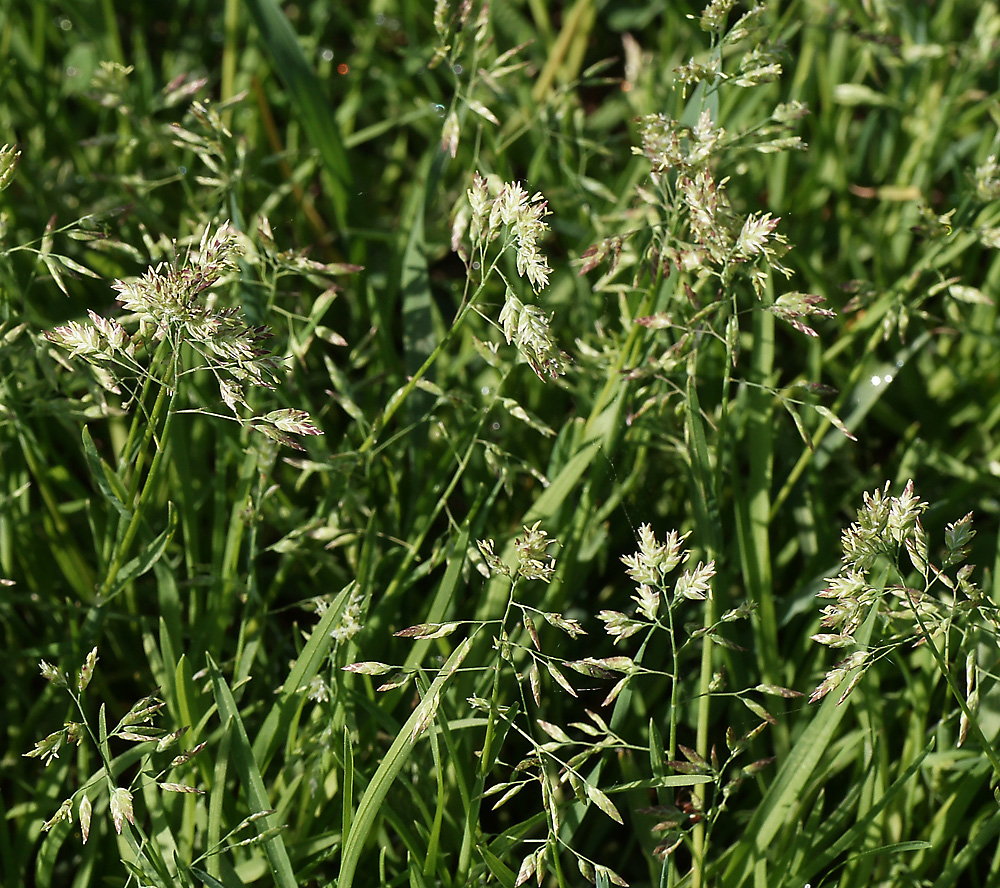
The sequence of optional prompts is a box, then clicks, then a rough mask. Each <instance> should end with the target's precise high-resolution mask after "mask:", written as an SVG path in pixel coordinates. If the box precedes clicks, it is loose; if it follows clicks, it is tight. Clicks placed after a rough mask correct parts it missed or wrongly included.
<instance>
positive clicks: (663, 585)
mask: <svg viewBox="0 0 1000 888" xmlns="http://www.w3.org/2000/svg"><path fill="white" fill-rule="evenodd" d="M687 537H688V535H687V534H686V533H685V534H678V533H677V531H675V530H672V531H670V533H668V534H667V538H666V540H665V541H664V542H662V543H661V542H659V541H658V540H657V539H656V536H655V534H654V533H653V530H652V528H651V527H650V526H649V525H648V524H643V525H642V526H641V527H640V528H639V550H638V551H637V552H635V553H634V554H632V555H623V556H622V563H623V564H624V565H625V567H626V570H627V573H628V575H629V577H630V578H631V580H632V581H633V582H634V583H635V584H636V591H635V594H634V595H633V596H632V600H633V601H634V602H635V603H636V616H634V617H629V616H626V615H625V614H623V613H619V612H618V611H611V610H603V611H601V612H600V613H599V614H598V619H600V620H602V621H603V622H604V624H605V629H606V631H607V633H608V634H609V635H611V636H613V637H614V639H615V644H617V643H618V642H619V641H624V640H625V639H626V638H628V637H630V636H632V635H635V633H636V632H639V631H640V630H642V629H648V628H650V626H651V625H652V624H655V623H657V622H658V619H659V613H660V606H661V604H662V603H664V602H665V603H666V605H667V608H668V609H671V610H672V609H673V608H674V607H676V606H677V605H678V604H680V603H681V602H682V601H686V600H687V601H704V600H705V599H706V598H711V597H712V583H711V580H712V577H714V576H715V562H714V561H709V562H708V563H707V564H706V563H704V562H702V561H699V562H698V563H697V565H695V566H694V567H689V568H686V569H685V570H684V571H683V573H682V574H681V575H680V576H679V577H677V578H676V580H674V582H673V583H671V582H670V581H669V579H668V577H669V575H670V574H671V573H673V571H674V570H675V569H676V568H677V566H678V565H680V564H681V563H682V562H685V561H688V560H689V558H690V552H689V551H688V550H687V549H684V548H682V547H683V545H684V541H685V540H686V539H687ZM729 619H734V618H733V617H729V616H728V615H727V617H724V618H723V620H724V621H727V622H728V620H729Z"/></svg>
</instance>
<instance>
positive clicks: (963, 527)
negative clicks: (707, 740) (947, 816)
mask: <svg viewBox="0 0 1000 888" xmlns="http://www.w3.org/2000/svg"><path fill="white" fill-rule="evenodd" d="M927 505H928V504H927V503H926V502H925V501H923V500H921V499H920V497H918V496H917V495H916V493H915V492H914V487H913V482H912V481H908V482H907V483H906V486H905V487H904V489H903V491H902V493H900V494H899V496H890V495H889V484H888V483H887V484H886V485H885V487H884V488H883V489H881V490H875V491H872V492H871V493H866V494H865V496H864V505H863V506H862V508H860V509H859V510H858V519H857V521H856V522H855V523H853V524H852V525H851V526H850V527H848V528H847V529H846V530H845V531H844V534H843V549H844V556H843V567H842V568H841V571H840V572H839V573H838V574H837V575H836V576H834V577H831V578H829V579H828V580H827V581H826V582H827V583H828V585H827V587H826V588H825V589H824V590H823V591H822V592H820V593H819V595H820V597H822V598H825V599H829V600H830V601H831V603H830V604H828V605H826V606H824V608H823V611H822V613H823V618H822V620H821V625H822V626H823V628H824V629H829V630H832V631H829V632H821V633H818V634H816V635H814V636H813V640H814V641H817V642H819V643H820V644H823V645H826V646H827V647H830V648H834V649H847V648H850V649H852V650H851V652H850V654H849V655H848V656H847V657H846V658H845V659H844V660H841V661H840V662H839V663H837V664H836V665H835V666H834V667H833V668H832V669H830V670H829V671H828V672H827V674H826V676H825V677H824V679H823V682H822V683H821V684H820V685H819V686H818V687H817V688H816V689H815V690H814V691H813V693H812V696H811V697H810V700H811V701H816V700H820V699H822V698H823V697H824V696H826V695H827V694H829V693H831V692H833V691H839V692H840V693H839V698H838V700H837V702H838V704H840V703H843V702H844V701H845V700H846V699H847V698H848V695H849V694H850V693H851V691H852V690H853V689H854V688H855V687H856V686H857V684H858V683H859V682H861V681H862V680H863V679H864V676H865V674H866V673H867V672H868V670H869V669H871V668H872V667H873V666H875V665H876V664H877V663H878V662H879V661H881V660H883V659H887V658H891V659H899V657H900V654H901V653H902V652H903V651H905V650H908V649H911V648H915V647H926V648H927V649H928V650H929V651H930V654H931V657H932V658H933V663H934V665H935V667H936V668H937V669H939V670H940V672H941V674H942V676H943V677H944V678H945V680H946V682H947V685H948V689H949V692H950V694H951V696H952V697H953V698H954V700H955V703H956V704H957V706H958V709H959V711H960V716H959V726H958V731H957V739H956V741H955V743H956V746H961V745H962V744H963V743H964V742H965V740H966V738H967V737H968V734H969V730H970V728H972V729H973V732H974V735H975V737H976V739H977V740H978V741H979V743H980V744H981V745H982V748H983V753H984V755H986V757H987V758H988V759H989V761H990V765H991V767H992V768H993V772H994V780H996V779H998V778H1000V758H998V754H997V751H996V748H995V746H994V744H993V742H992V741H991V740H990V739H989V738H988V737H987V736H986V735H985V734H984V733H983V731H982V730H981V728H980V727H979V723H978V720H977V718H976V712H977V708H978V705H979V699H980V677H981V676H982V674H983V669H982V667H981V666H980V664H979V662H978V653H977V651H978V650H979V648H980V646H981V645H982V643H983V641H984V640H986V639H992V640H994V641H995V640H996V639H997V637H998V633H1000V610H998V608H997V605H996V603H995V602H994V601H992V600H991V599H990V598H989V597H987V596H986V595H985V594H984V592H983V590H982V589H981V588H980V587H979V585H978V584H977V583H976V582H975V581H974V580H973V579H972V574H973V570H974V566H973V565H971V564H968V563H967V559H968V557H969V552H970V544H971V542H972V539H973V537H974V536H975V533H976V532H975V530H973V528H972V513H971V512H970V513H969V514H967V515H966V516H965V517H963V518H962V519H960V520H959V521H955V522H953V523H951V524H949V525H948V526H947V527H946V528H945V533H944V552H943V555H942V558H941V561H940V566H937V565H936V564H935V563H934V560H932V554H931V549H930V541H929V539H928V535H927V533H926V531H925V530H924V528H923V524H922V523H921V520H920V515H921V514H922V513H923V512H925V511H926V510H927ZM904 559H905V560H904ZM907 562H908V564H907ZM914 579H916V580H918V581H919V583H918V585H912V584H913V581H914ZM963 660H964V662H962V661H963ZM963 673H964V675H963ZM963 677H964V682H963V681H961V679H962V678H963ZM963 684H964V687H963ZM841 685H843V686H844V687H843V690H842V691H841V690H840V688H841Z"/></svg>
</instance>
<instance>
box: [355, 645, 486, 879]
mask: <svg viewBox="0 0 1000 888" xmlns="http://www.w3.org/2000/svg"><path fill="white" fill-rule="evenodd" d="M471 646H472V640H471V639H470V638H466V639H465V640H464V641H463V642H462V643H461V644H460V645H459V646H458V647H457V648H456V649H455V650H454V651H453V652H452V654H451V656H450V657H449V658H448V660H447V661H446V662H445V664H444V666H443V667H442V668H441V671H440V673H438V676H437V678H435V679H434V681H433V682H431V686H430V687H429V688H428V689H427V693H426V694H424V696H423V698H422V699H421V701H420V704H419V705H418V706H417V707H416V708H415V709H414V710H413V712H412V713H411V715H410V717H409V718H408V719H407V720H406V723H405V724H404V725H403V726H402V728H400V730H399V733H398V734H397V735H396V739H395V740H394V741H393V742H392V745H391V746H390V747H389V750H388V751H387V752H386V754H385V757H384V758H383V759H382V763H381V764H380V765H379V766H378V769H377V770H376V771H375V775H374V776H373V777H372V779H371V782H370V783H369V784H368V788H367V789H366V790H365V794H364V795H363V796H362V797H361V802H360V803H359V804H358V809H357V812H356V814H355V816H354V823H353V825H352V827H351V832H350V834H349V835H347V836H345V837H344V850H343V855H342V857H341V862H340V879H339V880H338V882H337V888H351V885H353V884H354V874H355V872H356V871H357V867H358V863H359V862H360V860H361V852H362V851H363V850H364V845H365V842H366V840H367V839H368V836H369V835H370V833H371V832H372V830H373V829H374V828H375V826H376V824H377V822H378V820H379V817H380V813H379V808H380V807H381V805H382V802H383V801H384V800H385V796H386V793H387V792H388V791H389V787H390V786H391V785H392V783H393V781H394V780H395V779H396V777H398V776H399V772H400V771H401V770H402V768H403V765H404V764H406V760H407V759H408V758H409V755H410V751H411V750H412V749H413V747H414V745H415V744H416V742H417V738H416V737H414V736H413V734H414V730H415V729H416V728H418V726H419V725H420V724H421V722H422V720H424V719H425V718H426V717H427V716H428V714H429V713H430V712H431V710H432V708H433V707H435V706H436V705H437V701H438V699H439V696H440V694H441V690H442V689H443V687H444V685H445V682H446V681H447V680H448V679H449V678H450V677H451V675H452V674H453V672H454V670H456V669H457V668H458V667H459V665H460V664H461V662H462V660H463V659H464V658H465V655H466V654H467V653H468V652H469V648H470V647H471Z"/></svg>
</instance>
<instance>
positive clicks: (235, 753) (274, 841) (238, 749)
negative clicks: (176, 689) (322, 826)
mask: <svg viewBox="0 0 1000 888" xmlns="http://www.w3.org/2000/svg"><path fill="white" fill-rule="evenodd" d="M206 659H207V660H208V673H209V676H210V677H211V680H212V693H213V694H214V695H215V703H216V706H218V708H219V718H220V719H221V720H222V723H223V724H229V725H230V734H231V743H232V753H231V756H232V764H233V766H234V767H235V768H236V773H237V774H238V775H239V778H240V782H241V783H242V784H243V786H244V787H245V789H246V793H247V800H248V802H249V803H250V807H251V809H252V810H253V812H254V813H258V812H263V811H269V810H271V800H270V798H269V797H268V794H267V790H265V789H264V781H263V779H262V778H261V776H260V770H259V769H258V767H257V762H256V760H255V759H254V755H253V749H252V748H251V747H250V740H249V738H248V737H247V732H246V728H245V727H244V726H243V719H242V718H241V717H240V711H239V708H238V707H237V705H236V700H235V699H233V692H232V691H231V690H230V689H229V685H228V684H227V682H226V679H225V678H224V677H223V675H222V672H221V671H220V670H219V667H218V666H217V665H216V663H215V660H213V659H212V656H211V654H206ZM254 825H255V827H256V829H257V832H258V835H259V834H261V833H263V832H265V831H266V830H270V829H271V828H272V827H273V826H276V825H277V824H276V823H274V822H273V816H271V815H268V816H266V817H262V818H261V819H260V820H258V821H257V822H256V823H255V824H254ZM263 844H264V853H265V854H266V855H267V860H268V863H270V865H271V873H272V875H273V876H274V882H275V884H276V885H277V886H278V888H297V885H298V881H297V880H296V878H295V873H294V872H293V871H292V862H291V861H290V860H289V858H288V851H287V850H286V849H285V842H284V840H283V839H282V837H281V833H280V832H279V833H276V834H273V835H271V836H270V837H269V838H267V839H265V840H264V843H263Z"/></svg>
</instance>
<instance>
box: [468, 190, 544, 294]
mask: <svg viewBox="0 0 1000 888" xmlns="http://www.w3.org/2000/svg"><path fill="white" fill-rule="evenodd" d="M468 196H469V205H470V206H471V207H472V219H471V224H470V229H469V234H470V236H471V238H472V243H473V247H474V248H478V249H485V248H486V247H487V246H489V245H490V244H491V243H493V242H494V241H495V240H496V239H497V238H498V237H500V236H501V234H506V235H507V236H506V238H505V239H504V249H506V247H507V245H508V244H509V243H511V242H513V246H514V249H515V251H516V258H517V273H518V274H519V275H520V276H521V277H527V278H528V280H529V281H530V282H531V287H532V289H533V290H534V291H535V292H536V293H537V292H538V291H539V290H542V289H544V288H545V287H547V286H548V284H549V274H550V273H551V271H552V269H551V268H549V266H548V262H547V261H546V259H545V256H543V255H542V253H541V252H540V250H539V249H538V241H539V240H540V239H541V238H542V237H544V236H545V232H546V231H548V229H549V226H548V223H546V222H545V221H544V220H545V217H546V216H547V215H548V214H549V209H548V202H547V201H546V200H545V198H544V197H542V195H541V194H540V193H537V192H536V193H535V195H534V196H532V197H529V196H528V192H527V191H525V190H524V188H523V187H522V185H521V183H520V182H506V183H504V184H503V185H502V186H501V187H500V190H499V193H498V194H496V195H495V196H494V197H490V191H489V186H488V184H487V182H486V180H485V179H484V178H483V177H482V176H480V175H479V173H476V174H475V176H474V177H473V181H472V188H470V189H469V192H468Z"/></svg>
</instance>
